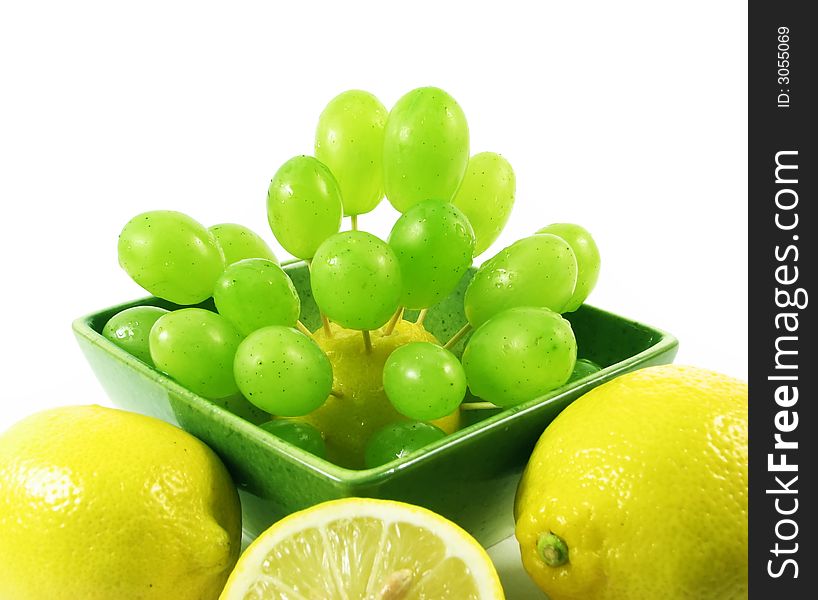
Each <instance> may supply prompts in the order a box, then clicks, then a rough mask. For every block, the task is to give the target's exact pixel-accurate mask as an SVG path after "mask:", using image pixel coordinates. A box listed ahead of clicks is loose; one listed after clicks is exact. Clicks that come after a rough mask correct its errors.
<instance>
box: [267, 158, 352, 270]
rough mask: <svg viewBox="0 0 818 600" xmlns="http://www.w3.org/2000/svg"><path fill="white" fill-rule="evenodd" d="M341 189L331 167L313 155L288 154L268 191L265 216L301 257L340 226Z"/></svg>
mask: <svg viewBox="0 0 818 600" xmlns="http://www.w3.org/2000/svg"><path fill="white" fill-rule="evenodd" d="M343 212H344V209H343V205H342V203H341V190H340V188H339V187H338V182H336V181H335V177H333V175H332V173H331V172H330V170H329V169H328V168H327V167H326V165H324V163H322V162H321V161H319V160H318V159H316V158H313V157H312V156H296V157H295V158H291V159H290V160H288V161H287V162H285V163H284V164H283V165H281V168H280V169H279V170H278V171H277V172H276V174H275V175H274V176H273V180H272V181H271V182H270V189H269V190H268V191H267V219H268V220H269V222H270V228H271V229H272V230H273V235H274V236H275V237H276V239H277V240H278V243H279V244H281V245H282V246H283V247H284V249H285V250H286V251H287V252H289V253H290V254H292V255H293V256H296V257H298V258H302V259H304V260H307V259H310V258H312V257H313V255H314V254H315V251H316V250H317V249H318V246H320V245H321V242H323V241H324V240H325V239H327V238H328V237H329V236H331V235H332V234H333V233H337V232H338V230H339V229H340V228H341V217H342V214H343Z"/></svg>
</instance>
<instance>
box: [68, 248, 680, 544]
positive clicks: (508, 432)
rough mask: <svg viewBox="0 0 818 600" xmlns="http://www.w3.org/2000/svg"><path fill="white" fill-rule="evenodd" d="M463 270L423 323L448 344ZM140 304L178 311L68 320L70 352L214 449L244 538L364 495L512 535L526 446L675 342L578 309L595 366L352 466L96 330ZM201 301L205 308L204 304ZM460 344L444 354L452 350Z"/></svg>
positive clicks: (315, 322)
mask: <svg viewBox="0 0 818 600" xmlns="http://www.w3.org/2000/svg"><path fill="white" fill-rule="evenodd" d="M285 269H286V270H287V272H288V273H289V275H290V277H291V278H292V280H293V283H294V284H295V286H296V288H297V289H298V291H299V294H300V296H301V301H302V314H301V319H302V321H303V322H304V323H305V324H306V325H307V326H308V327H310V328H311V329H315V328H317V327H318V326H319V324H320V318H319V314H318V310H317V308H316V306H315V302H314V301H313V299H312V294H311V292H310V285H309V272H308V270H307V268H306V266H304V264H303V263H296V264H292V265H288V266H286V267H285ZM472 275H473V270H472V271H471V272H469V273H467V274H466V276H464V278H463V280H462V281H461V282H460V285H459V286H458V289H457V290H456V291H455V292H453V293H452V295H451V296H450V297H449V298H447V299H446V300H445V301H444V302H442V303H440V304H438V305H437V306H435V307H433V308H432V309H431V310H430V311H429V313H428V315H427V317H426V321H425V326H426V327H427V329H429V330H430V331H431V332H432V333H433V334H435V335H436V336H437V337H438V339H441V340H446V339H448V338H449V337H450V336H451V335H452V334H453V333H454V332H455V331H457V330H458V329H460V327H461V326H462V325H463V324H464V323H465V321H466V320H465V316H464V314H463V294H464V292H465V289H466V286H467V285H468V282H469V280H470V279H471V277H472ZM140 305H155V306H162V307H164V308H169V309H174V308H178V307H177V306H175V305H173V304H171V303H169V302H166V301H164V300H160V299H157V298H146V299H143V300H137V301H134V302H130V303H127V304H122V305H120V306H114V307H112V308H108V309H105V310H102V311H99V312H96V313H93V314H91V315H88V316H86V317H82V318H80V319H77V320H76V321H75V322H74V325H73V327H74V333H75V335H76V337H77V340H78V342H79V344H80V347H81V348H82V351H83V353H84V354H85V357H86V358H87V359H88V362H89V363H90V364H91V368H92V369H93V370H94V373H95V374H96V376H97V378H98V379H99V380H100V382H101V383H102V386H103V387H104V389H105V391H106V392H107V394H108V396H109V397H110V399H111V401H112V402H113V403H114V404H116V405H117V406H120V407H122V408H124V409H127V410H131V411H135V412H139V413H143V414H146V415H151V416H154V417H158V418H160V419H163V420H165V421H168V422H170V423H173V424H175V425H178V426H180V427H181V428H182V429H184V430H186V431H188V432H190V433H191V434H193V435H195V436H196V437H198V438H199V439H201V440H202V441H204V442H205V443H206V444H208V445H209V446H210V447H211V448H212V449H213V450H215V451H216V453H217V454H218V455H219V456H220V457H221V458H222V460H224V462H225V464H226V465H227V467H228V469H229V470H230V472H231V474H232V476H233V478H234V481H235V482H236V485H237V486H238V487H239V492H240V495H241V500H242V512H243V525H244V532H245V534H246V535H247V536H249V537H250V538H254V537H256V536H257V535H258V534H259V533H261V532H262V531H264V530H265V529H266V528H267V527H268V526H269V525H270V524H272V523H273V522H275V521H277V520H278V519H280V518H281V517H283V516H285V515H287V514H290V513H292V512H295V511H297V510H300V509H303V508H306V507H308V506H312V505H314V504H317V503H319V502H323V501H326V500H332V499H336V498H343V497H351V496H358V497H361V496H364V497H372V498H386V499H392V500H401V501H404V502H409V503H412V504H419V505H422V506H426V507H428V508H430V509H432V510H434V511H435V512H437V513H440V514H441V515H443V516H445V517H448V518H449V519H451V520H453V521H454V522H456V523H458V524H460V525H461V526H462V527H463V528H464V529H466V530H467V531H469V532H470V533H471V534H472V535H474V536H475V537H476V538H477V540H478V541H479V542H480V543H482V544H483V545H484V546H490V545H492V544H494V543H496V542H498V541H500V540H502V539H504V538H506V537H508V536H509V535H510V534H511V533H512V532H513V528H514V521H513V515H512V510H513V502H514V494H515V491H516V488H517V483H518V481H519V479H520V476H521V474H522V471H523V469H524V468H525V465H526V462H527V461H528V457H529V456H530V454H531V451H532V449H533V448H534V444H535V443H536V442H537V440H538V439H539V437H540V434H541V433H542V432H543V430H544V429H545V428H546V426H547V425H548V424H549V423H550V422H551V421H552V420H553V419H554V417H556V416H557V415H558V414H559V413H560V411H561V410H563V409H564V408H565V407H566V406H568V404H570V403H571V402H572V401H573V400H575V399H576V398H578V397H579V396H581V395H583V394H584V393H585V392H587V391H588V390H590V389H591V388H593V387H596V386H598V385H600V384H602V383H604V382H606V381H608V380H610V379H613V378H614V377H617V376H618V375H621V374H622V373H625V372H628V371H633V370H635V369H639V368H643V367H647V366H650V365H656V364H663V363H669V362H672V360H673V358H674V356H675V355H676V351H677V349H678V342H677V341H676V339H675V338H674V337H673V336H671V335H669V334H667V333H665V332H663V331H660V330H658V329H654V328H652V327H649V326H647V325H643V324H641V323H637V322H634V321H631V320H629V319H625V318H623V317H619V316H617V315H613V314H611V313H608V312H605V311H602V310H599V309H597V308H593V307H591V306H587V305H585V306H582V307H581V308H580V309H579V310H577V311H576V312H574V313H572V314H569V315H566V316H567V318H568V319H569V320H570V321H571V324H572V326H573V328H574V333H575V335H576V338H577V343H578V348H579V356H580V357H582V358H587V359H590V360H592V361H594V362H596V363H597V364H599V365H601V366H602V367H603V369H602V370H601V371H599V372H597V373H594V374H593V375H590V376H587V377H585V378H582V379H579V380H577V381H574V382H571V383H569V384H567V385H565V386H563V387H562V388H560V389H557V390H554V391H553V392H550V393H548V394H546V395H544V396H542V397H540V398H536V399H534V400H531V401H529V402H526V403H524V404H521V405H519V406H516V407H514V408H511V409H507V410H502V411H469V412H470V413H472V414H475V413H480V415H482V414H483V413H486V414H488V415H489V416H487V417H486V418H483V419H482V420H479V421H477V422H473V423H472V424H470V425H467V426H465V427H464V428H463V429H461V430H459V431H457V432H455V433H453V434H451V435H448V436H446V437H445V438H444V439H442V440H440V441H439V442H436V443H434V444H430V445H429V446H427V447H426V448H425V449H424V450H422V451H419V452H417V453H415V454H412V455H410V456H408V457H406V458H404V459H400V460H396V461H393V462H391V463H388V464H386V465H383V466H380V467H377V468H375V469H366V470H351V469H345V468H342V467H339V466H337V465H334V464H332V463H330V462H327V461H325V460H323V459H321V458H318V457H316V456H313V455H312V454H309V453H307V452H304V451H302V450H300V449H299V448H296V447H294V446H292V445H290V444H288V443H287V442H284V441H283V440H280V439H279V438H277V437H275V436H273V435H272V434H270V433H268V432H266V431H264V430H262V429H261V428H259V427H257V426H256V425H255V424H253V423H252V422H251V421H249V420H246V419H244V418H242V417H240V416H237V415H236V414H234V413H233V412H231V411H230V410H228V408H229V405H226V404H224V403H215V402H213V401H211V400H207V399H205V398H202V397H201V396H198V395H196V394H194V393H193V392H191V391H189V390H187V389H185V388H183V387H182V386H180V385H179V384H177V383H176V382H175V381H173V380H172V379H171V378H170V377H168V376H166V375H164V374H162V373H160V372H159V371H157V370H156V369H154V368H152V367H150V366H149V365H147V364H145V363H143V362H142V361H140V360H139V359H137V358H135V357H133V356H131V355H130V354H128V353H126V352H125V351H124V350H122V349H120V348H119V347H118V346H116V345H115V344H113V343H111V342H110V341H109V340H107V339H106V338H105V337H103V336H102V335H101V333H100V332H101V331H102V328H103V327H104V325H105V323H106V322H107V321H108V319H109V318H110V317H112V316H113V315H115V314H116V313H118V312H119V311H121V310H124V309H126V308H129V307H131V306H140ZM201 306H203V307H205V308H211V309H212V304H208V303H203V304H202V305H201ZM407 318H409V319H413V318H414V315H413V314H411V313H410V314H408V316H407ZM466 340H467V339H464V340H462V341H461V342H460V343H459V344H458V345H457V346H456V347H455V348H454V351H455V353H456V354H459V353H461V352H462V350H463V347H464V345H465V342H466ZM473 419H474V417H472V420H473Z"/></svg>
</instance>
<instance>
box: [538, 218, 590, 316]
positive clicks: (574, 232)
mask: <svg viewBox="0 0 818 600" xmlns="http://www.w3.org/2000/svg"><path fill="white" fill-rule="evenodd" d="M537 233H538V234H543V233H550V234H552V235H556V236H559V237H561V238H562V239H564V240H565V241H566V242H568V245H569V246H571V249H572V250H573V251H574V255H575V256H576V257H577V285H576V288H574V294H573V295H572V296H571V299H570V300H569V301H568V304H567V305H566V306H565V308H564V309H563V310H562V312H574V311H575V310H576V309H578V308H579V307H580V306H581V305H582V303H583V302H585V299H586V298H587V297H588V295H589V294H590V293H591V291H592V290H593V289H594V286H595V285H596V280H597V278H598V277H599V266H600V259H599V249H598V248H597V247H596V242H594V238H592V237H591V234H590V233H588V230H587V229H585V228H584V227H580V226H579V225H574V224H573V223H553V224H551V225H549V226H548V227H543V228H542V229H540V230H539V231H538V232H537Z"/></svg>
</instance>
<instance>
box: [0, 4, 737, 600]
mask: <svg viewBox="0 0 818 600" xmlns="http://www.w3.org/2000/svg"><path fill="white" fill-rule="evenodd" d="M319 4H320V5H319ZM509 5H510V3H497V2H492V3H444V2H440V1H439V0H438V1H434V2H420V1H416V2H413V3H411V4H405V5H403V7H402V8H398V6H397V5H396V4H386V3H378V2H367V3H358V4H354V3H329V2H327V3H308V2H301V3H295V2H292V3H287V4H286V8H285V7H284V5H283V4H282V3H279V5H278V6H276V5H274V3H259V4H253V3H247V2H235V3H218V4H217V3H210V2H205V3H202V2H197V3H179V2H143V3H138V4H121V3H108V2H97V3H91V2H72V3H58V2H27V3H21V2H20V3H3V4H2V5H0V57H2V58H0V89H2V92H1V93H0V199H2V204H3V213H2V217H0V219H2V220H1V221H0V222H2V225H3V226H2V235H0V256H2V257H3V259H4V260H3V277H2V282H3V283H2V294H0V314H2V315H3V317H4V324H3V328H2V332H3V340H4V343H3V357H2V358H3V359H2V363H0V364H2V367H0V368H2V374H3V384H4V388H3V398H2V402H1V403H0V430H2V429H4V428H5V427H6V426H8V425H9V424H11V423H12V422H14V421H16V420H17V419H19V418H21V417H23V416H24V415H26V414H28V413H31V412H33V411H35V410H39V409H42V408H45V407H48V406H53V405H58V404H68V403H103V404H104V403H105V402H106V399H105V397H104V395H103V394H102V391H101V389H100V387H99V386H98V385H97V383H96V381H95V380H94V377H93V375H92V374H91V372H90V370H89V369H88V368H87V366H86V365H85V364H84V360H83V358H82V356H81V355H80V352H79V351H78V350H77V347H76V345H75V342H74V340H73V338H72V335H71V331H70V323H71V320H72V319H73V318H74V317H76V316H78V315H81V314H84V313H87V312H90V311H93V310H96V309H99V308H102V307H105V306H109V305H112V304H115V303H118V302H120V301H123V300H126V299H130V298H134V297H137V296H140V295H141V294H142V291H141V290H140V289H139V288H138V287H137V286H136V285H135V284H133V283H132V282H131V281H129V279H128V278H127V276H126V275H125V274H124V273H123V272H122V271H120V270H119V268H118V266H117V260H116V236H117V234H118V232H119V230H120V228H121V227H122V225H123V224H124V223H125V222H126V221H127V220H128V219H129V218H130V217H131V216H133V215H135V214H136V213H138V212H142V211H144V210H150V209H156V208H170V209H176V210H181V211H184V212H188V213H190V214H191V215H193V216H194V217H196V218H197V219H199V220H200V221H202V222H204V223H207V224H212V223H217V222H223V221H235V222H240V223H243V224H246V225H248V226H251V227H254V228H256V229H257V230H259V231H260V232H261V233H262V234H263V235H265V236H266V237H267V239H268V240H270V241H272V236H271V235H270V233H269V230H268V229H267V227H266V217H265V194H266V188H267V184H268V182H269V179H270V177H271V176H272V174H273V173H274V172H275V170H276V168H277V167H278V166H279V165H280V164H281V163H282V162H283V161H284V160H286V159H287V158H289V157H290V156H292V155H295V154H299V153H309V152H310V151H311V147H312V136H313V129H314V126H315V122H316V119H317V117H318V114H319V112H320V111H321V109H322V107H323V105H324V104H325V103H326V102H327V101H328V100H330V98H332V97H333V96H334V95H335V94H337V93H338V92H340V91H343V90H344V89H348V88H351V87H360V88H364V89H367V90H370V91H372V92H374V93H375V94H376V95H378V96H379V97H380V98H381V99H382V101H383V102H384V103H385V104H386V105H387V106H390V105H391V104H392V103H394V101H395V100H397V98H398V97H400V95H402V94H403V93H404V92H406V91H408V90H409V89H411V88H413V87H416V86H419V85H439V86H441V87H444V88H445V89H447V90H448V91H449V92H451V93H452V94H453V95H454V96H455V97H456V98H457V99H458V100H459V101H460V103H461V105H462V106H463V108H464V110H465V111H466V114H467V117H468V118H469V122H470V127H471V134H472V152H473V153H474V152H479V151H482V150H493V151H498V152H500V153H502V154H504V155H505V156H506V157H507V158H508V159H509V160H510V162H511V163H512V165H513V166H514V168H515V170H516V173H517V181H518V187H517V204H516V207H515V210H514V213H513V215H512V217H511V220H510V222H509V225H508V227H507V229H506V231H505V232H504V234H503V235H502V237H501V239H500V240H499V241H498V243H497V244H496V245H495V247H494V249H493V250H490V251H489V252H488V253H487V254H486V255H484V257H487V256H490V255H491V254H493V252H494V251H496V250H497V249H499V248H501V247H502V246H504V245H507V244H508V243H510V242H511V241H513V240H515V239H517V238H519V237H521V236H524V235H527V234H529V233H531V232H533V230H535V229H536V228H538V227H540V226H543V225H545V224H548V223H551V222H555V221H575V222H579V223H581V224H583V225H585V226H586V227H587V228H588V229H590V230H591V231H592V232H593V233H594V235H595V237H596V239H597V241H598V244H599V246H600V248H601V251H602V254H603V270H602V275H601V277H600V281H599V284H598V286H597V289H596V291H595V292H594V294H593V296H592V298H591V302H592V303H593V304H595V305H598V306H601V307H604V308H606V309H609V310H612V311H614V312H618V313H621V314H624V315H627V316H631V317H634V318H637V319H640V320H643V321H645V322H647V323H650V324H653V325H656V326H659V327H661V328H664V329H666V330H668V331H670V332H672V333H674V334H675V335H677V336H678V337H679V338H680V340H681V350H680V352H679V357H678V359H677V361H678V362H683V363H692V364H697V365H701V366H707V367H710V368H713V369H716V370H719V371H723V372H726V373H729V374H732V375H735V376H739V377H746V373H747V366H746V351H747V312H746V311H747V291H746V284H747V256H746V247H747V204H746V197H747V171H746V154H747V132H746V124H747V113H746V83H747V82H746V72H747V70H746V67H747V63H746V29H747V23H746V19H747V16H746V10H747V8H746V4H745V3H740V2H718V3H713V2H705V1H692V2H688V3H685V4H684V6H683V7H682V8H680V7H681V5H678V4H667V3H664V4H663V3H656V2H648V1H646V2H616V3H611V2H602V1H600V2H582V3H569V2H550V3H547V4H538V5H537V8H533V7H534V3H530V2H518V3H515V4H514V6H516V7H517V8H510V7H509ZM353 6H355V7H357V9H354V8H353ZM394 216H395V214H394V212H393V211H392V210H391V208H390V207H389V206H388V205H387V203H384V204H383V205H382V206H381V207H380V208H379V209H378V211H377V212H376V214H374V215H372V216H365V217H362V219H361V225H362V227H363V228H365V229H369V230H371V231H374V232H376V233H380V234H381V235H386V233H387V232H388V229H389V227H390V225H391V222H392V220H393V219H394ZM282 255H283V253H282ZM513 551H514V548H513V544H506V545H505V549H504V550H497V551H495V552H494V556H495V557H496V558H497V559H498V561H499V562H501V563H502V564H504V565H510V566H508V567H507V568H506V570H514V569H512V568H511V566H514V565H518V564H519V563H518V562H516V559H515V558H514V557H513ZM517 570H519V569H517ZM510 577H511V580H516V579H517V577H518V576H515V575H510ZM523 583H524V582H523ZM523 583H520V585H522V584H523ZM509 585H510V586H516V585H518V584H517V583H511V584H509ZM514 589H516V587H515V588H514ZM521 589H522V588H521ZM528 597H530V596H528V595H526V594H525V593H524V592H522V591H521V592H512V591H511V587H510V589H509V598H510V599H512V600H513V599H514V598H528Z"/></svg>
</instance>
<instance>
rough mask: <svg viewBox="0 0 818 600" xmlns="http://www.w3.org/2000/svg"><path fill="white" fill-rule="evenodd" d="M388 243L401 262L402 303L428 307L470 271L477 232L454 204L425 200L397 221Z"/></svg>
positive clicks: (442, 296) (440, 298)
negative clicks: (473, 230) (475, 233)
mask: <svg viewBox="0 0 818 600" xmlns="http://www.w3.org/2000/svg"><path fill="white" fill-rule="evenodd" d="M389 245H390V246H391V247H392V250H394V251H395V256H397V258H398V262H399V263H400V271H401V278H402V281H403V296H402V297H401V301H400V303H401V306H405V307H406V308H426V307H429V306H432V305H433V304H437V303H438V302H440V301H441V300H443V298H445V297H446V296H448V295H449V294H450V293H451V292H452V290H454V288H456V287H457V284H458V283H459V282H460V279H461V277H463V274H464V273H465V272H466V271H468V270H469V267H470V266H471V261H472V254H473V251H474V233H473V232H472V228H471V225H470V224H469V220H468V219H467V218H466V216H465V215H464V214H463V213H462V212H460V210H459V209H458V208H457V207H455V206H454V205H453V204H450V203H449V202H441V201H439V200H426V201H424V202H421V203H419V204H415V205H414V206H413V207H412V208H410V209H409V210H407V211H406V212H405V213H404V214H403V215H401V216H400V218H399V219H398V220H397V221H396V222H395V225H394V227H392V233H390V234H389Z"/></svg>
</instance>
